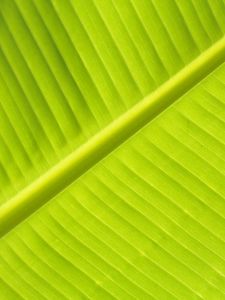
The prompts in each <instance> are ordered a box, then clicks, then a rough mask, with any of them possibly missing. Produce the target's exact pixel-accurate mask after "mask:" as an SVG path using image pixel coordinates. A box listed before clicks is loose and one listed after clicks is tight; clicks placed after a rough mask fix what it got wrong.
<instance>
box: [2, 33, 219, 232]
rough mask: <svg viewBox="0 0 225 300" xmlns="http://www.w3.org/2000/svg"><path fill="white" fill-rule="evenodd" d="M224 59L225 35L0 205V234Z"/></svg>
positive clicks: (62, 187) (55, 193)
mask: <svg viewBox="0 0 225 300" xmlns="http://www.w3.org/2000/svg"><path fill="white" fill-rule="evenodd" d="M224 61H225V37H223V38H222V39H220V40H219V41H217V42H216V43H215V44H214V45H213V46H211V47H210V48H209V49H207V50H206V51H205V52H203V53H202V54H201V55H200V56H199V57H197V58H196V59H195V60H193V61H192V62H191V63H190V64H189V65H187V66H186V67H185V68H183V69H182V70H181V71H179V72H178V73H177V74H176V75H174V76H173V77H172V78H170V79H169V80H168V81H167V82H165V83H164V84H162V85H161V86H160V87H159V88H158V89H156V90H155V91H154V92H152V93H151V94H149V95H148V96H146V97H145V98H144V99H143V100H141V101H140V102H139V103H137V104H136V105H134V106H133V107H132V108H131V109H129V110H128V111H127V112H126V113H124V114H123V115H121V116H120V117H119V118H118V119H116V120H115V121H113V122H112V123H111V124H109V125H108V126H107V127H105V128H104V129H103V130H101V131H100V132H99V133H97V134H96V135H95V136H93V137H92V138H91V139H90V140H89V141H87V142H86V143H85V144H83V145H82V146H80V147H79V148H78V149H76V150H75V151H74V152H72V153H71V154H70V155H68V156H67V157H66V158H65V159H63V160H62V161H60V162H59V163H58V164H57V165H55V166H54V167H53V168H51V169H50V170H49V171H48V172H46V173H45V174H44V175H42V176H41V177H39V178H38V179H37V180H36V181H34V182H33V183H31V184H30V185H29V186H27V187H26V188H24V189H23V190H22V191H20V192H19V193H18V194H17V195H16V196H14V197H13V198H11V199H10V200H8V201H7V202H6V203H5V204H3V205H2V206H1V207H0V237H2V236H4V235H5V234H6V233H7V232H9V231H10V230H11V229H13V228H14V227H15V226H16V225H18V224H19V223H20V222H22V221H23V220H24V219H26V218H27V217H28V216H29V215H30V214H32V213H33V212H35V211H36V210H37V209H38V208H40V207H41V206H42V205H44V204H45V203H46V202H48V201H49V200H50V199H52V198H53V197H54V196H55V195H57V194H58V193H60V192H61V191H62V190H64V189H65V188H66V187H67V186H68V185H70V184H71V183H72V182H74V181H75V180H76V179H77V178H79V177H80V176H81V175H82V174H84V173H85V172H86V171H87V170H89V169H90V168H91V167H92V166H94V165H95V164H96V163H97V162H99V161H100V160H101V159H103V158H104V157H105V156H106V155H108V154H109V153H111V152H112V151H113V150H114V149H115V148H117V147H118V146H119V145H121V144H122V143H123V142H125V141H126V140H127V139H128V138H130V137H131V136H132V135H133V134H135V133H136V132H137V131H138V130H139V129H141V128H142V127H143V126H145V125H146V124H147V123H149V122H150V121H151V120H152V119H153V118H154V117H156V116H157V115H159V114H160V113H161V112H162V111H164V110H165V109H166V108H167V107H168V106H170V105H171V104H172V103H173V102H174V101H176V100H177V99H179V98H180V97H181V96H182V95H184V94H185V93H186V92H187V91H189V90H190V89H191V88H193V87H194V86H195V85H197V84H198V83H199V82H200V81H201V80H202V79H203V78H205V77H206V76H208V75H209V74H210V73H211V72H212V71H213V70H215V69H216V68H217V67H218V66H220V65H221V64H222V63H223V62H224Z"/></svg>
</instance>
